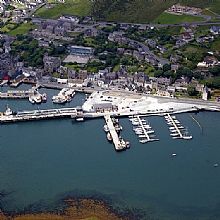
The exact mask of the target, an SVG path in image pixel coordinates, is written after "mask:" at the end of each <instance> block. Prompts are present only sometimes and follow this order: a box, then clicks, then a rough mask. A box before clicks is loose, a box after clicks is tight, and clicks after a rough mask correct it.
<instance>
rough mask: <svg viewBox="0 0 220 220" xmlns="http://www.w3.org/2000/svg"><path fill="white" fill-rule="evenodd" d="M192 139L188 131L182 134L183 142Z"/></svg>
mask: <svg viewBox="0 0 220 220" xmlns="http://www.w3.org/2000/svg"><path fill="white" fill-rule="evenodd" d="M192 138H193V137H192V135H189V132H188V129H186V130H185V132H184V134H183V139H184V140H190V139H192Z"/></svg>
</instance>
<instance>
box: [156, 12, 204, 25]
mask: <svg viewBox="0 0 220 220" xmlns="http://www.w3.org/2000/svg"><path fill="white" fill-rule="evenodd" d="M196 21H197V22H199V21H204V19H203V18H201V17H195V16H190V15H173V14H169V13H166V12H163V13H162V14H160V15H159V16H158V17H157V18H156V19H155V20H154V23H158V24H179V23H191V22H196Z"/></svg>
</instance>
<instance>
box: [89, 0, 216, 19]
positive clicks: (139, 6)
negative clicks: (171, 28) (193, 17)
mask: <svg viewBox="0 0 220 220" xmlns="http://www.w3.org/2000/svg"><path fill="white" fill-rule="evenodd" d="M178 2H181V3H182V4H184V5H189V6H195V7H201V8H204V9H205V8H209V9H210V10H211V11H213V12H215V13H220V0H95V4H94V7H93V14H94V15H95V16H96V17H98V18H99V19H101V20H102V19H107V20H111V21H122V22H143V23H146V22H151V21H153V20H155V19H156V18H157V17H158V16H159V15H160V14H161V13H162V12H163V11H164V10H165V9H167V8H169V7H170V6H171V5H173V4H175V3H178Z"/></svg>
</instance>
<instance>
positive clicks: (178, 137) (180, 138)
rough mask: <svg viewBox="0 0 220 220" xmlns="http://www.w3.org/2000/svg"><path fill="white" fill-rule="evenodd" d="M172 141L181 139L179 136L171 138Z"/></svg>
mask: <svg viewBox="0 0 220 220" xmlns="http://www.w3.org/2000/svg"><path fill="white" fill-rule="evenodd" d="M172 138H173V139H181V137H180V136H176V137H172Z"/></svg>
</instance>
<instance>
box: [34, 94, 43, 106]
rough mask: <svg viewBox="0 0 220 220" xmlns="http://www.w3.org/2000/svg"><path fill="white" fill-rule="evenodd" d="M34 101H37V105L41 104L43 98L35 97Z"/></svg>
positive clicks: (38, 95)
mask: <svg viewBox="0 0 220 220" xmlns="http://www.w3.org/2000/svg"><path fill="white" fill-rule="evenodd" d="M33 99H34V101H35V103H37V104H40V103H41V102H42V98H41V95H40V94H37V95H34V96H33Z"/></svg>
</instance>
